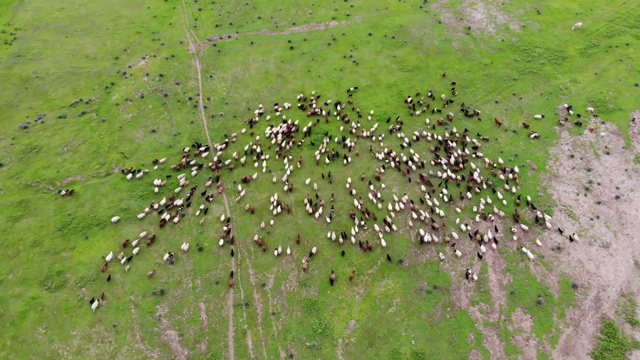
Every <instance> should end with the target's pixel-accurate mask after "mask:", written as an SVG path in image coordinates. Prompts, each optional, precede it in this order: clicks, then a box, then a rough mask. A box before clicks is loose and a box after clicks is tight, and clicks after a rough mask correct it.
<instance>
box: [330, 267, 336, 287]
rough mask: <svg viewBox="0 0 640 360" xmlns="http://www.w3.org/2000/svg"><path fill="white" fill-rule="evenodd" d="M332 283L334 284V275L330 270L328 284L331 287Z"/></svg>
mask: <svg viewBox="0 0 640 360" xmlns="http://www.w3.org/2000/svg"><path fill="white" fill-rule="evenodd" d="M334 282H336V273H334V272H333V270H331V276H329V284H331V286H333V283H334Z"/></svg>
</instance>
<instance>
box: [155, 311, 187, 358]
mask: <svg viewBox="0 0 640 360" xmlns="http://www.w3.org/2000/svg"><path fill="white" fill-rule="evenodd" d="M156 308H157V310H158V311H157V313H156V316H157V317H158V318H160V324H161V327H160V338H161V339H162V340H163V341H164V342H166V343H167V344H168V345H169V348H171V351H172V352H173V355H174V356H175V357H176V359H178V360H186V359H187V355H188V354H189V352H188V351H187V349H185V348H183V347H182V345H180V337H179V336H178V332H177V331H175V330H173V329H172V328H171V326H170V324H169V320H167V318H166V316H165V315H166V314H167V313H168V311H169V310H168V309H167V307H166V305H162V304H160V305H158V306H156Z"/></svg>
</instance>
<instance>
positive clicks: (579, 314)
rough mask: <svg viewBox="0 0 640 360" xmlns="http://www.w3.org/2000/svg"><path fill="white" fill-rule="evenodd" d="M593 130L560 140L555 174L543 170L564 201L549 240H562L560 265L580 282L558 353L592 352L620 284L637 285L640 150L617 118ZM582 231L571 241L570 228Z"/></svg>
mask: <svg viewBox="0 0 640 360" xmlns="http://www.w3.org/2000/svg"><path fill="white" fill-rule="evenodd" d="M590 126H593V127H594V131H593V132H590V131H586V132H585V133H584V134H581V135H577V136H573V137H572V136H570V135H568V134H567V133H566V132H563V133H562V134H560V140H559V141H558V144H557V145H556V147H555V149H553V150H552V154H553V155H555V156H552V157H551V159H550V160H549V170H550V174H549V175H548V176H546V177H545V178H543V185H545V186H547V187H548V189H549V192H550V193H551V194H552V196H553V202H554V203H555V204H557V207H556V209H555V212H554V217H553V220H552V222H553V225H554V227H556V226H558V227H561V228H563V229H564V231H565V237H561V236H560V235H559V234H558V233H557V232H554V233H553V235H549V237H550V238H549V239H546V242H547V243H548V244H549V247H550V246H555V245H561V246H562V247H563V248H565V250H563V251H562V252H561V253H560V254H559V255H556V256H554V254H552V253H551V251H548V252H549V253H550V254H549V255H550V256H553V257H555V258H557V259H558V261H556V263H557V267H558V269H559V271H561V272H564V273H566V274H568V275H569V277H570V278H571V279H572V280H574V281H575V282H576V284H578V286H579V287H580V288H579V290H578V304H577V306H576V307H574V308H571V309H569V310H568V311H567V319H566V321H565V322H566V326H565V328H564V329H563V330H562V336H561V338H560V341H559V343H558V346H557V347H556V348H555V349H554V351H553V353H552V355H553V357H554V358H558V359H559V358H564V359H570V358H587V357H588V353H589V351H591V349H593V348H594V346H595V343H596V334H597V333H598V332H599V330H600V326H601V324H602V320H603V318H605V317H609V318H615V316H614V315H615V313H614V310H615V305H616V304H617V303H618V298H619V295H620V292H621V291H630V292H634V293H638V291H640V283H639V282H638V281H637V276H638V267H637V266H636V264H637V263H638V261H639V259H640V255H639V254H640V242H638V241H635V238H636V234H639V233H640V222H638V221H637V213H638V210H639V209H640V191H638V190H640V189H638V184H640V168H639V167H638V165H636V164H634V156H635V152H634V151H633V150H632V151H630V150H628V149H625V143H624V136H623V134H622V132H621V131H620V130H619V129H618V128H616V127H615V126H613V125H610V124H607V125H601V124H600V122H599V121H597V122H596V121H592V123H591V125H590ZM630 135H631V140H632V149H635V150H636V151H637V149H638V144H639V143H640V128H639V124H635V123H632V124H631V125H630ZM573 232H576V233H578V235H579V236H580V240H579V241H577V242H574V243H569V241H568V240H567V238H566V234H567V233H568V234H571V233H573Z"/></svg>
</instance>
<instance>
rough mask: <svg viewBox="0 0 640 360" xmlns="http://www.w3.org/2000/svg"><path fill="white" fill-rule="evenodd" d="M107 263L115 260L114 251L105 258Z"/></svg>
mask: <svg viewBox="0 0 640 360" xmlns="http://www.w3.org/2000/svg"><path fill="white" fill-rule="evenodd" d="M104 259H105V260H106V261H107V262H109V261H111V259H113V251H112V252H110V253H109V254H108V255H107V256H106V257H105V258H104Z"/></svg>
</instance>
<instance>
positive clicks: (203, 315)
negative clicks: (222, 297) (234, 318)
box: [200, 301, 209, 332]
mask: <svg viewBox="0 0 640 360" xmlns="http://www.w3.org/2000/svg"><path fill="white" fill-rule="evenodd" d="M200 320H202V328H203V329H204V331H205V332H207V331H209V324H208V322H207V309H206V308H205V306H204V301H200Z"/></svg>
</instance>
